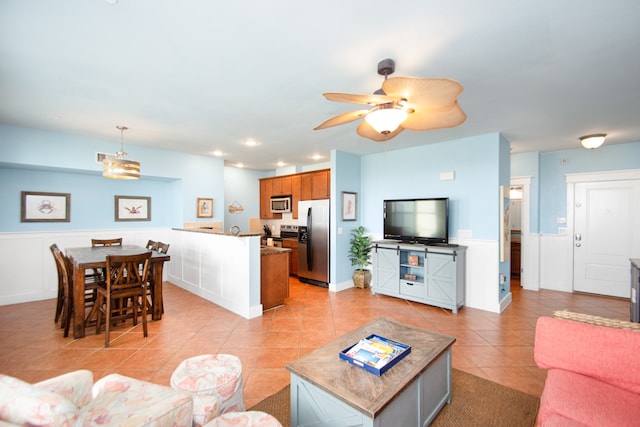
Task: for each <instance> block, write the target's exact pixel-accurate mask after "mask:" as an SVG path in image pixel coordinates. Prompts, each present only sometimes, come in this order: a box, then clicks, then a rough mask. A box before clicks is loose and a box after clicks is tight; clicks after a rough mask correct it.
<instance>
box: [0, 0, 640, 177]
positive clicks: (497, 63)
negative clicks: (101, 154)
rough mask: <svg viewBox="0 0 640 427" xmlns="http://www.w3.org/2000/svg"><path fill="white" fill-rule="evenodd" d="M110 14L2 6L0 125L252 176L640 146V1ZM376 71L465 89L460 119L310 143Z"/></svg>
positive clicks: (55, 4) (288, 3) (188, 1)
mask: <svg viewBox="0 0 640 427" xmlns="http://www.w3.org/2000/svg"><path fill="white" fill-rule="evenodd" d="M113 2H114V0H111V1H106V0H1V1H0V123H3V124H9V125H16V126H24V127H32V128H37V129H43V130H51V131H59V132H67V133H71V134H76V135H81V136H86V137H90V138H101V139H105V140H110V141H115V142H118V141H119V140H120V132H119V131H118V130H117V129H116V125H125V126H128V127H129V130H128V131H127V132H126V133H125V134H124V142H125V151H126V150H127V146H128V145H142V146H154V147H159V148H164V149H169V150H179V151H185V152H190V153H196V154H203V155H211V154H210V153H212V152H213V151H214V150H216V149H217V150H221V151H222V152H224V153H225V154H224V157H223V158H224V159H225V161H227V162H228V164H231V163H235V162H243V163H244V164H245V165H246V167H249V168H254V169H274V168H275V167H276V162H277V161H284V162H286V163H287V164H289V165H292V164H297V165H308V164H311V163H313V162H314V161H313V160H311V159H310V156H311V155H312V154H314V153H317V154H321V155H322V156H324V158H323V160H321V161H328V159H329V153H330V150H331V149H334V148H335V149H339V150H343V151H347V152H352V153H358V154H366V153H374V152H381V151H385V150H395V149H399V148H406V147H411V146H417V145H423V144H430V143H435V142H439V141H446V140H450V139H456V138H461V137H466V136H472V135H478V134H483V133H488V132H498V131H499V132H502V133H503V134H504V136H505V137H506V138H507V139H508V140H509V141H510V142H511V144H512V151H513V152H523V151H551V150H561V149H569V148H576V147H578V144H579V142H578V139H577V138H578V137H579V136H581V135H585V134H589V133H596V132H605V133H608V134H609V137H608V139H607V142H606V143H607V144H616V143H625V142H637V141H640V1H638V0H608V1H602V0H535V1H530V0H483V1H477V0H457V1H432V0H396V1H391V0H388V1H380V0H366V1H365V0H349V1H345V0H341V1H338V0H325V1H318V2H313V3H312V2H306V1H300V0H274V1H260V0H251V1H249V0H232V1H213V0H184V1H175V0H174V1H167V0H118V1H117V2H116V3H115V4H110V3H113ZM384 58H393V59H394V60H395V61H396V73H395V75H396V76H411V77H447V78H452V79H455V80H457V81H459V82H460V83H461V84H462V85H463V86H464V91H463V92H462V94H461V95H460V97H459V102H460V105H461V107H462V109H463V110H464V111H465V112H466V114H467V116H468V118H467V121H466V122H465V123H464V124H463V125H461V126H459V127H456V128H452V129H443V130H436V131H429V132H411V131H405V132H403V133H401V134H400V135H399V136H397V137H396V138H394V139H392V140H390V141H389V142H386V143H376V142H373V141H370V140H368V139H364V138H361V137H359V136H357V134H356V131H355V129H356V126H357V124H358V122H352V123H348V124H345V125H342V126H338V127H334V128H330V129H325V130H319V131H313V130H312V129H313V128H314V127H315V126H316V125H318V124H320V123H321V122H323V121H324V120H326V119H327V118H329V117H331V116H333V115H337V114H340V113H343V112H347V111H350V110H355V109H359V108H361V107H360V106H358V105H356V104H342V103H335V102H330V101H327V100H325V99H324V97H322V93H323V92H329V91H335V92H352V93H372V92H373V91H375V90H376V89H378V88H379V87H380V84H381V82H382V77H381V76H379V75H378V74H377V72H376V67H377V63H378V62H379V61H380V60H381V59H384ZM247 138H253V139H255V140H257V141H258V142H259V145H258V146H257V147H254V148H248V147H245V146H244V145H243V141H244V140H245V139H247ZM7 142H8V141H5V143H7ZM129 151H130V152H131V151H132V150H131V149H129Z"/></svg>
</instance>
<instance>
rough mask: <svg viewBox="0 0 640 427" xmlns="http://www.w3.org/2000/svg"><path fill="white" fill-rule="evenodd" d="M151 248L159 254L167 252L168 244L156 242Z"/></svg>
mask: <svg viewBox="0 0 640 427" xmlns="http://www.w3.org/2000/svg"><path fill="white" fill-rule="evenodd" d="M153 250H154V251H156V252H160V253H161V254H166V253H167V252H169V244H168V243H162V242H156V246H155V247H154V248H153Z"/></svg>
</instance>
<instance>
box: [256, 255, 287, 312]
mask: <svg viewBox="0 0 640 427" xmlns="http://www.w3.org/2000/svg"><path fill="white" fill-rule="evenodd" d="M289 254H290V252H288V251H276V250H274V249H266V250H263V251H262V256H261V258H260V303H261V304H262V310H269V309H271V308H274V307H278V306H281V305H283V304H284V300H285V298H288V297H289Z"/></svg>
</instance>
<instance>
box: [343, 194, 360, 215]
mask: <svg viewBox="0 0 640 427" xmlns="http://www.w3.org/2000/svg"><path fill="white" fill-rule="evenodd" d="M357 219H358V193H350V192H348V191H343V192H342V220H343V221H355V220H357Z"/></svg>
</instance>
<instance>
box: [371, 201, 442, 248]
mask: <svg viewBox="0 0 640 427" xmlns="http://www.w3.org/2000/svg"><path fill="white" fill-rule="evenodd" d="M383 218H384V238H385V239H393V240H401V241H402V242H404V243H422V244H448V243H449V199H448V198H446V197H440V198H431V199H404V200H385V201H384V213H383Z"/></svg>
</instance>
